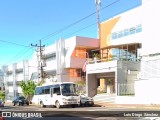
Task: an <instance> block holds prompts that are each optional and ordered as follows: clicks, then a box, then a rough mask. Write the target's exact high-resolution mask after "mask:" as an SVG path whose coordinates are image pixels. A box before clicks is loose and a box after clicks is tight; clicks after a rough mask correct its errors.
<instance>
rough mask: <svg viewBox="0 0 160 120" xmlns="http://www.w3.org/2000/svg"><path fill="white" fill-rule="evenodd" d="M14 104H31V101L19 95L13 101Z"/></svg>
mask: <svg viewBox="0 0 160 120" xmlns="http://www.w3.org/2000/svg"><path fill="white" fill-rule="evenodd" d="M12 103H13V105H14V106H15V105H19V106H20V105H22V106H23V105H29V101H28V100H27V99H26V98H25V97H24V96H17V97H15V98H14V100H13V101H12Z"/></svg>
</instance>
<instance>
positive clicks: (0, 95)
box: [0, 91, 5, 101]
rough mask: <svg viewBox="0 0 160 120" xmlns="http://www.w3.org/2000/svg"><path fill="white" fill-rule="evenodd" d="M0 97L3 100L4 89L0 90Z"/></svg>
mask: <svg viewBox="0 0 160 120" xmlns="http://www.w3.org/2000/svg"><path fill="white" fill-rule="evenodd" d="M0 99H2V100H3V101H4V100H5V92H4V91H0Z"/></svg>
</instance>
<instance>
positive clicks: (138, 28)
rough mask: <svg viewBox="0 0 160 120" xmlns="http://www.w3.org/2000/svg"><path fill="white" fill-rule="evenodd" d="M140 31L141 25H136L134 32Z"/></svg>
mask: <svg viewBox="0 0 160 120" xmlns="http://www.w3.org/2000/svg"><path fill="white" fill-rule="evenodd" d="M139 32H142V26H141V25H137V27H136V33H139Z"/></svg>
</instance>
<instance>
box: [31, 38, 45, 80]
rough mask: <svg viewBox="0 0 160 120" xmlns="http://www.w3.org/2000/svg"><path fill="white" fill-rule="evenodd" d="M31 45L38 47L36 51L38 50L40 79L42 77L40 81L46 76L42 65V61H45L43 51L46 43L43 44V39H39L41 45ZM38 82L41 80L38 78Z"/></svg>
mask: <svg viewBox="0 0 160 120" xmlns="http://www.w3.org/2000/svg"><path fill="white" fill-rule="evenodd" d="M31 46H34V47H37V50H36V52H37V59H38V79H39V78H40V81H42V80H43V78H44V76H43V75H44V71H43V65H42V63H43V61H42V56H43V51H44V47H45V45H43V46H42V44H41V40H39V45H37V44H35V45H33V44H31ZM38 82H39V80H38Z"/></svg>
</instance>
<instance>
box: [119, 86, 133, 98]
mask: <svg viewBox="0 0 160 120" xmlns="http://www.w3.org/2000/svg"><path fill="white" fill-rule="evenodd" d="M134 94H135V90H134V84H118V96H128V95H134Z"/></svg>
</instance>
